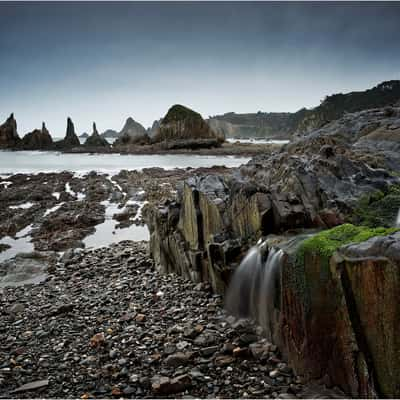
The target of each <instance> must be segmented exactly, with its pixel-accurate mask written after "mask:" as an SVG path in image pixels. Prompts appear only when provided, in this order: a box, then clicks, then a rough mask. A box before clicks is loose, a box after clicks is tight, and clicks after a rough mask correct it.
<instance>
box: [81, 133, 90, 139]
mask: <svg viewBox="0 0 400 400" xmlns="http://www.w3.org/2000/svg"><path fill="white" fill-rule="evenodd" d="M79 137H80V138H81V139H87V138H88V137H89V134H88V133H87V132H83V133H82V134H81V135H79Z"/></svg>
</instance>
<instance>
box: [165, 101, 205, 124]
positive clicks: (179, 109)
mask: <svg viewBox="0 0 400 400" xmlns="http://www.w3.org/2000/svg"><path fill="white" fill-rule="evenodd" d="M185 119H200V120H201V119H202V117H201V115H200V114H199V113H197V112H195V111H193V110H191V109H190V108H187V107H185V106H182V105H180V104H175V105H174V106H172V107H171V108H170V109H169V110H168V112H167V115H166V116H165V117H164V118H163V121H162V122H163V124H168V123H170V122H176V121H183V120H185Z"/></svg>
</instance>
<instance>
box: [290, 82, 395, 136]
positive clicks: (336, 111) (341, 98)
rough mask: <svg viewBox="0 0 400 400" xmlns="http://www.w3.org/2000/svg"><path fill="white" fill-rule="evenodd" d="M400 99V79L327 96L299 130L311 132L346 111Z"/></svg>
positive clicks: (388, 103)
mask: <svg viewBox="0 0 400 400" xmlns="http://www.w3.org/2000/svg"><path fill="white" fill-rule="evenodd" d="M399 99H400V81H398V80H396V81H386V82H382V83H380V84H379V85H377V86H375V87H373V88H372V89H367V90H365V91H362V92H350V93H346V94H343V93H337V94H333V95H332V96H327V97H326V98H325V100H324V101H323V102H322V103H321V104H320V105H319V106H318V107H315V108H314V109H312V110H308V111H307V112H306V115H305V117H304V119H303V120H302V121H301V122H300V124H299V126H298V127H297V130H298V131H299V132H309V131H311V130H313V129H316V128H320V127H321V126H323V125H325V124H326V123H328V122H330V121H333V120H336V119H338V118H340V117H341V116H342V115H343V114H345V113H346V112H356V111H361V110H367V109H371V108H379V107H384V106H388V105H393V104H395V103H396V102H398V101H399Z"/></svg>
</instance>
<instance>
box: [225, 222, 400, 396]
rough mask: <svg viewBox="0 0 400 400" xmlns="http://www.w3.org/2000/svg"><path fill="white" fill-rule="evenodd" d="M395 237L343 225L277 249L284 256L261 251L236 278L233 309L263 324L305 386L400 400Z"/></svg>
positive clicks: (399, 245)
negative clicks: (317, 383) (314, 382)
mask: <svg viewBox="0 0 400 400" xmlns="http://www.w3.org/2000/svg"><path fill="white" fill-rule="evenodd" d="M394 230H395V229H393V228H392V229H380V228H378V229H368V228H365V227H356V226H353V225H349V224H345V225H341V226H339V227H336V228H333V229H331V230H328V231H323V232H321V233H318V234H316V235H314V236H312V237H309V238H308V239H305V240H303V241H299V242H298V243H297V244H295V245H293V239H289V240H286V241H285V240H283V241H282V242H280V243H279V242H278V243H277V244H275V246H278V247H281V250H279V252H277V251H276V249H273V248H269V249H268V248H265V245H264V244H262V245H260V246H256V247H255V248H253V249H252V250H251V252H249V255H248V257H247V259H246V260H245V261H244V262H243V263H242V264H241V266H240V268H239V270H238V274H237V275H235V277H234V279H233V282H232V283H233V284H232V288H231V289H230V292H229V294H228V298H227V305H228V308H229V309H231V310H232V311H233V312H234V313H235V314H237V313H240V314H241V315H242V316H252V317H254V318H255V319H256V320H258V322H259V323H260V324H261V325H262V326H263V328H264V330H265V332H266V333H267V335H268V336H269V338H270V339H271V340H273V341H274V343H276V344H277V345H279V347H280V348H281V350H282V351H283V353H284V355H285V356H286V358H287V359H288V360H289V362H290V364H291V365H292V366H293V367H294V369H295V371H296V373H297V374H299V375H300V376H302V377H303V379H304V380H305V381H310V380H321V379H322V380H323V381H324V383H325V384H328V385H329V386H338V387H340V388H341V390H343V391H344V392H345V393H347V394H348V395H350V396H351V397H353V398H354V397H356V398H358V397H363V398H376V397H378V398H381V397H390V398H391V397H398V395H399V394H400V388H399V386H398V384H397V383H398V382H399V379H400V371H399V369H398V368H397V366H396V365H397V362H398V357H399V354H400V340H399V338H398V335H397V327H398V325H399V323H400V308H399V307H398V305H397V301H396V299H397V296H398V295H399V294H400V256H399V255H400V253H399V250H400V232H396V233H394ZM275 243H276V240H275ZM289 243H290V244H289ZM348 243H352V244H348ZM260 260H264V261H260ZM265 260H266V261H265ZM246 288H247V290H246ZM383 293H384V295H383V296H382V294H383ZM235 308H236V310H235Z"/></svg>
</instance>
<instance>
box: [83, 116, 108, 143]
mask: <svg viewBox="0 0 400 400" xmlns="http://www.w3.org/2000/svg"><path fill="white" fill-rule="evenodd" d="M85 146H87V147H110V144H109V143H108V142H107V140H106V139H104V138H103V137H101V136H100V135H99V132H97V128H96V123H95V122H93V133H92V134H91V136H89V137H88V138H87V139H86V142H85Z"/></svg>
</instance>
